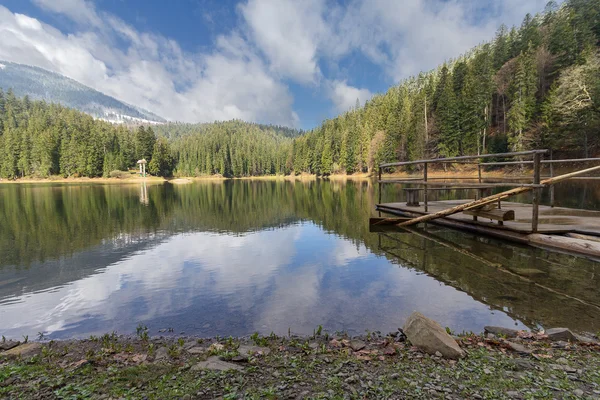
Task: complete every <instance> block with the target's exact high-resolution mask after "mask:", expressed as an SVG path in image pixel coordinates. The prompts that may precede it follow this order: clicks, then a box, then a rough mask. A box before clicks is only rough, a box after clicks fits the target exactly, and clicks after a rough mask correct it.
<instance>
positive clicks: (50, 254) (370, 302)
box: [0, 181, 600, 338]
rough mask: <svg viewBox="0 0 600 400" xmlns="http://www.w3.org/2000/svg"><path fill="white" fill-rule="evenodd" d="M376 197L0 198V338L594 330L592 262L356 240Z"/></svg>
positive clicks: (352, 191) (222, 190)
mask: <svg viewBox="0 0 600 400" xmlns="http://www.w3.org/2000/svg"><path fill="white" fill-rule="evenodd" d="M597 186H598V185H597V184H596V183H595V182H588V181H576V182H572V183H569V184H567V185H566V186H565V185H563V186H561V189H560V190H557V193H556V201H557V205H562V206H571V207H580V208H590V209H594V208H595V209H600V205H599V203H600V189H598V188H597ZM396 189H397V188H396ZM445 195H446V196H449V194H445ZM377 197H378V193H377V187H376V185H373V184H372V183H371V182H367V181H364V182H352V181H350V182H337V181H336V182H329V181H316V182H304V183H301V182H295V183H294V182H283V181H278V182H275V181H235V182H200V183H193V184H189V185H181V186H175V185H171V184H164V185H162V184H159V185H148V186H141V185H122V186H117V185H0V334H3V335H5V336H6V337H21V335H29V336H30V337H34V336H36V335H37V333H38V332H44V333H45V334H46V336H47V337H50V338H67V337H85V336H89V335H90V334H99V333H105V332H109V331H113V330H115V331H117V332H119V333H133V332H135V328H136V326H137V325H138V324H139V323H142V324H144V325H147V326H148V327H149V328H150V331H151V333H152V334H154V335H156V334H158V330H159V329H166V328H173V329H174V333H175V334H178V333H181V332H185V333H186V334H190V335H201V336H212V335H217V334H218V335H245V334H250V333H253V332H255V331H258V332H261V333H263V334H268V333H270V332H275V333H278V334H287V332H288V329H289V330H291V331H292V332H293V333H297V334H310V333H312V332H313V330H314V329H315V327H316V326H318V325H323V326H324V327H325V328H326V329H328V330H330V331H336V330H339V331H342V330H345V331H348V332H350V333H352V334H360V333H364V332H365V330H371V331H374V330H380V331H382V332H389V331H394V330H395V329H396V328H398V327H399V326H401V325H402V324H403V323H404V320H405V319H406V317H407V316H408V315H409V314H410V313H411V312H413V311H415V310H418V311H420V312H423V313H424V314H426V315H428V316H430V317H432V318H434V319H436V320H438V321H439V322H440V323H441V324H442V325H443V326H448V327H450V328H452V329H453V330H454V331H458V332H460V331H463V330H464V331H474V332H480V331H482V329H483V326H484V325H489V324H494V325H503V326H517V327H519V328H523V327H530V328H532V327H551V326H567V327H570V328H572V329H574V330H577V331H591V332H596V331H598V330H600V264H598V263H595V262H593V261H590V260H586V259H582V258H578V257H573V256H568V255H563V254H558V253H549V252H546V251H543V250H539V249H532V248H528V247H522V246H517V245H513V244H508V243H504V242H501V241H496V240H493V239H489V238H481V237H477V236H474V235H470V234H465V233H461V232H456V231H452V230H446V229H441V228H436V227H433V226H430V227H429V228H428V229H427V231H420V232H421V234H420V235H416V234H411V233H399V232H383V233H370V232H369V227H368V217H369V216H371V215H376V212H375V211H374V205H375V202H376V201H377V200H376V199H377ZM397 198H398V194H397V192H396V191H395V189H394V188H392V187H389V188H386V192H385V193H383V200H384V201H391V200H394V199H397ZM545 198H547V194H545ZM523 201H527V198H523ZM456 248H459V249H460V250H461V251H457V250H456Z"/></svg>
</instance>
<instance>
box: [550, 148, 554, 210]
mask: <svg viewBox="0 0 600 400" xmlns="http://www.w3.org/2000/svg"><path fill="white" fill-rule="evenodd" d="M550 160H553V156H552V150H550ZM553 177H554V163H550V178H553ZM550 207H552V208H554V185H550Z"/></svg>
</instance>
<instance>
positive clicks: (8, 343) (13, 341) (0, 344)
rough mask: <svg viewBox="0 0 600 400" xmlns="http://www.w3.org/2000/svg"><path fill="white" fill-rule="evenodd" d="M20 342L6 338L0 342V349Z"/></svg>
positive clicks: (6, 348) (9, 347)
mask: <svg viewBox="0 0 600 400" xmlns="http://www.w3.org/2000/svg"><path fill="white" fill-rule="evenodd" d="M20 344H21V342H17V341H15V340H6V341H4V342H0V351H5V350H10V349H12V348H14V347H17V346H18V345H20Z"/></svg>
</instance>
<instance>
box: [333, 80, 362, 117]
mask: <svg viewBox="0 0 600 400" xmlns="http://www.w3.org/2000/svg"><path fill="white" fill-rule="evenodd" d="M372 96H373V94H372V93H371V92H370V91H369V90H367V89H358V88H355V87H352V86H349V85H348V84H347V83H346V81H334V82H331V83H330V88H329V98H330V99H331V101H333V104H334V105H335V107H336V109H337V111H338V112H345V111H348V110H349V109H350V108H352V107H354V106H355V105H356V100H358V102H359V103H360V105H364V104H365V101H367V100H369V99H370V98H371V97H372Z"/></svg>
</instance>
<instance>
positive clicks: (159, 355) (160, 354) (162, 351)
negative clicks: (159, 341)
mask: <svg viewBox="0 0 600 400" xmlns="http://www.w3.org/2000/svg"><path fill="white" fill-rule="evenodd" d="M166 358H169V351H168V350H167V348H166V347H159V348H158V349H157V350H156V354H155V355H154V361H160V360H164V359H166Z"/></svg>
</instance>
